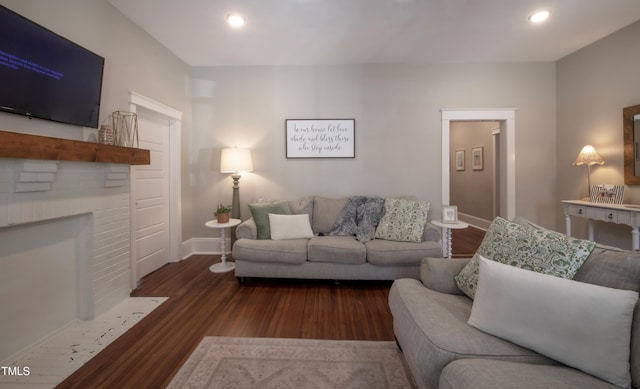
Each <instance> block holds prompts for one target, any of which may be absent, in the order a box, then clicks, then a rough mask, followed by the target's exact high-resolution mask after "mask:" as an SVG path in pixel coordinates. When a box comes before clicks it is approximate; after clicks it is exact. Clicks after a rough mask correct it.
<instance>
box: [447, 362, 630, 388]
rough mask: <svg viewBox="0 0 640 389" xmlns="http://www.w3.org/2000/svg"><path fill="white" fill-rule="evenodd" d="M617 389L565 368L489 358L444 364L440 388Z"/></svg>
mask: <svg viewBox="0 0 640 389" xmlns="http://www.w3.org/2000/svg"><path fill="white" fill-rule="evenodd" d="M548 388H554V389H578V388H580V389H582V388H589V389H619V387H617V386H615V385H611V384H608V383H606V382H604V381H602V380H600V379H598V378H596V377H593V376H590V375H588V374H585V373H583V372H581V371H579V370H576V369H572V368H570V367H566V366H548V365H532V364H529V363H516V362H507V361H494V360H490V359H461V360H458V361H453V362H451V363H450V364H448V365H447V366H446V367H445V368H444V370H442V375H441V376H440V389H548Z"/></svg>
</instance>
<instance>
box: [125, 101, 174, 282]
mask: <svg viewBox="0 0 640 389" xmlns="http://www.w3.org/2000/svg"><path fill="white" fill-rule="evenodd" d="M137 113H138V139H139V143H140V148H142V149H147V150H150V153H151V164H150V165H140V166H136V167H135V174H134V177H135V179H134V182H133V183H132V185H135V188H134V190H133V194H134V204H135V207H134V212H135V218H134V220H135V225H134V229H135V231H134V246H135V247H134V257H135V266H136V269H135V277H136V281H138V280H140V279H141V278H142V277H144V276H145V275H147V274H149V273H151V272H152V271H154V270H156V269H158V268H160V267H162V266H163V265H164V264H166V263H167V262H168V261H169V128H170V121H169V118H167V117H166V116H164V115H162V114H159V113H157V112H154V111H151V110H147V109H144V108H139V109H138V110H137Z"/></svg>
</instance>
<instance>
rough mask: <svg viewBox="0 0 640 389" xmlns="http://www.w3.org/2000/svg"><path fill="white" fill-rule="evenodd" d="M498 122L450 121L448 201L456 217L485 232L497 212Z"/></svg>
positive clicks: (498, 178)
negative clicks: (456, 214)
mask: <svg viewBox="0 0 640 389" xmlns="http://www.w3.org/2000/svg"><path fill="white" fill-rule="evenodd" d="M501 124H502V123H501V122H498V121H491V120H488V121H452V122H451V128H450V140H451V141H450V155H452V156H455V157H454V158H451V163H450V166H449V171H450V183H449V186H450V188H449V194H450V202H451V204H453V205H456V206H457V207H458V218H459V219H460V220H461V221H464V222H467V223H469V224H472V225H474V226H477V227H480V228H483V229H486V228H488V227H489V225H490V224H491V221H492V220H493V219H494V218H495V217H496V216H503V217H504V214H503V213H502V211H501V209H500V192H501V189H500V182H501V181H500V171H501V166H500V161H501V159H500V156H501V154H504V150H502V151H501V150H500V145H501V143H500V126H501Z"/></svg>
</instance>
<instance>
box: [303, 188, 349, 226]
mask: <svg viewBox="0 0 640 389" xmlns="http://www.w3.org/2000/svg"><path fill="white" fill-rule="evenodd" d="M347 201H349V198H348V197H342V198H339V199H329V198H326V197H320V196H316V197H314V199H313V224H311V228H312V229H313V232H314V233H315V234H316V235H318V234H328V233H329V232H331V230H332V229H333V226H334V225H335V224H336V220H338V215H340V212H341V211H342V208H344V206H345V205H346V204H347Z"/></svg>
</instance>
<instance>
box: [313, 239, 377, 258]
mask: <svg viewBox="0 0 640 389" xmlns="http://www.w3.org/2000/svg"><path fill="white" fill-rule="evenodd" d="M308 257H309V262H338V263H349V264H359V263H364V262H365V261H366V258H367V250H366V249H365V247H364V244H362V243H360V242H358V241H357V240H356V238H355V237H354V236H316V237H313V238H311V239H310V240H309V244H308Z"/></svg>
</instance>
